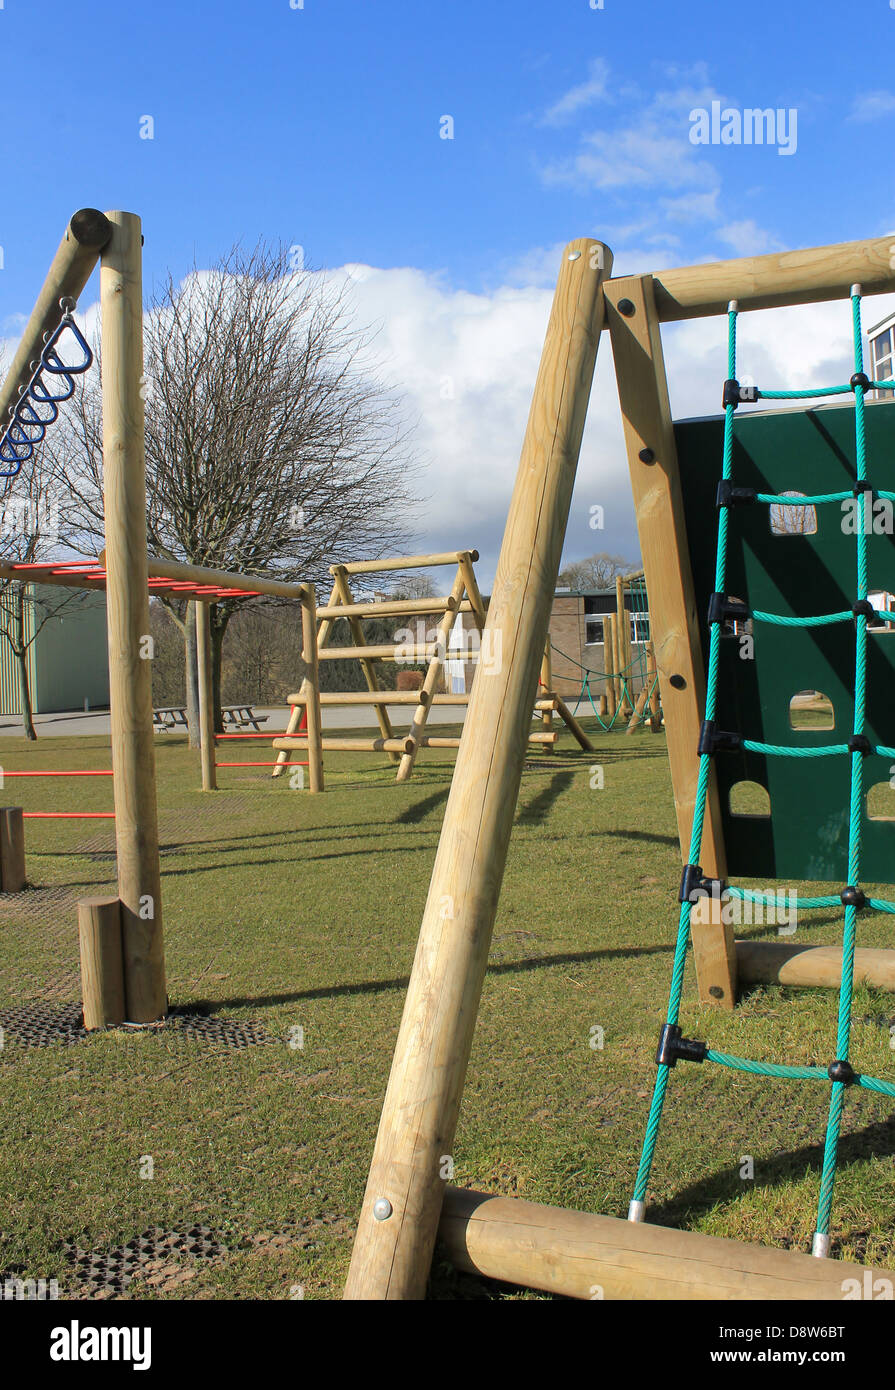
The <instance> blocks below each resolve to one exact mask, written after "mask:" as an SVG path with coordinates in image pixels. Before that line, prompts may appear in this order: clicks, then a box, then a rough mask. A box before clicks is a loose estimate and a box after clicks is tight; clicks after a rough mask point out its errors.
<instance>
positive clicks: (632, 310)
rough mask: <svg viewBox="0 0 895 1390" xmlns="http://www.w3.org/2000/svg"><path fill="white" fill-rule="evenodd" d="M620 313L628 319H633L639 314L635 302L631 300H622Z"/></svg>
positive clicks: (619, 304)
mask: <svg viewBox="0 0 895 1390" xmlns="http://www.w3.org/2000/svg"><path fill="white" fill-rule="evenodd" d="M618 312H619V313H620V314H624V316H625V318H626V319H629V318H632V317H633V316H634V314H636V312H637V308H636V306H635V304H634V301H633V300H631V299H620V300H619V301H618Z"/></svg>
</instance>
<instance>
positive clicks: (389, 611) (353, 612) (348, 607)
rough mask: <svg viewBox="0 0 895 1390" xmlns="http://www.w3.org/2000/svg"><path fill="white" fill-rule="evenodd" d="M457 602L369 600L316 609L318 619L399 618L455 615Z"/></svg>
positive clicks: (446, 600) (442, 600)
mask: <svg viewBox="0 0 895 1390" xmlns="http://www.w3.org/2000/svg"><path fill="white" fill-rule="evenodd" d="M459 606H460V605H459V603H458V601H457V600H456V599H455V598H453V597H452V596H451V595H448V596H447V598H405V599H390V598H389V599H371V600H370V602H369V603H334V604H332V605H331V606H327V607H326V608H318V609H317V616H318V618H333V619H335V618H400V617H403V616H404V615H405V614H406V613H446V612H448V611H450V612H452V613H455V612H456V611H457V609H458V608H459Z"/></svg>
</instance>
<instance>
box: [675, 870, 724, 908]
mask: <svg viewBox="0 0 895 1390" xmlns="http://www.w3.org/2000/svg"><path fill="white" fill-rule="evenodd" d="M723 889H724V883H723V881H722V880H721V879H720V878H706V876H705V874H704V873H703V872H702V867H701V865H699V864H685V865H684V868H683V872H682V873H681V886H680V889H679V891H678V895H677V900H678V902H679V903H695V902H697V901H698V900H699V899H700V898H705V897H712V896H713V895H716V894H717V895H718V896H720V894H721V893H722V891H723Z"/></svg>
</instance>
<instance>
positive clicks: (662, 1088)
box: [630, 286, 895, 1254]
mask: <svg viewBox="0 0 895 1390" xmlns="http://www.w3.org/2000/svg"><path fill="white" fill-rule="evenodd" d="M851 307H852V336H853V344H854V360H855V376H854V378H853V380H852V382H851V383H850V384H849V385H848V386H836V387H827V388H825V389H824V390H822V391H821V390H818V391H754V392H751V393H750V394H749V395H748V396H746V395H745V394H744V395H743V396H742V397H739V388H737V397H739V398H742V399H750V400H755V399H759V398H767V399H771V400H799V399H807V398H809V397H812V396H830V395H844V394H845V393H846V392H849V391H852V392H853V393H854V400H855V448H856V467H857V477H858V478H860V479H866V477H867V468H866V464H867V447H866V436H865V415H864V402H865V392H866V391H867V390H868V389H870V388H872V387H875V388H879V387H882V386H891V385H892V384H893V383H889V382H868V380H867V377H866V376H865V375H864V360H863V347H862V329H861V294H860V288H859V287H858V286H854V287H853V291H852V295H851ZM727 323H728V352H727V357H728V362H727V375H728V379H729V382H733V383H734V384H736V379H737V374H736V365H737V339H736V329H737V306H736V304H734V303H732V304H731V305H730V306H729V309H728V315H727ZM736 404H737V399H731V398H730V397H729V396H728V394H727V391H726V390H725V406H724V448H723V459H722V474H721V476H722V479H723V480H724V481H726V482H728V483H729V482H730V479H731V472H732V465H733V421H734V411H735V409H736ZM870 495H871V499H872V498H874V497H885V498H887V499H889V500H895V494H893V493H886V492H883V491H881V490H876V489H874V491H873V492H872V493H871V494H870ZM793 496H794V494H786V493H757V494H755V497H756V500H757V501H759V502H762V503H766V504H771V505H778V504H779V505H793ZM846 499H852V500H853V501H854V502H855V503H856V507H857V517H856V525H855V528H854V533H855V538H856V550H857V556H856V604H855V608H854V610H853V611H848V612H840V613H828V614H823V615H819V616H814V617H802V618H790V617H783V616H781V615H779V614H771V613H764V612H762V613H752V614H751V615H750V616H752V617H753V618H756V619H758V620H759V621H760V622H768V623H775V624H779V625H784V626H785V625H789V626H802V627H814V626H821V625H825V624H828V623H836V622H845V621H854V623H855V681H854V688H855V702H854V721H853V727H852V734H853V738H852V740H850V742H849V743H844V744H831V745H827V746H824V747H813V748H795V747H784V746H781V745H777V744H766V743H759V742H756V741H755V740H752V739H743V740H742V742H741V744H739V745H738V746H741V747H743V748H744V749H746V750H747V751H750V752H754V753H761V754H763V755H765V756H767V757H826V756H830V755H834V754H836V755H842V754H848V755H849V757H850V759H851V779H850V797H849V833H848V884H849V892H850V895H851V898H852V900H851V901H847V900H846V901H845V906H844V928H843V942H842V972H841V979H840V988H839V1007H838V1019H837V1033H836V1054H835V1061H834V1062H833V1063H831V1065H830V1067H829V1068H827V1067H820V1066H801V1067H792V1066H784V1065H781V1064H778V1063H772V1062H761V1061H752V1060H749V1059H747V1058H743V1057H733V1056H730V1055H729V1054H727V1053H723V1052H714V1051H712V1050H711V1049H705V1050H704V1052H703V1059H704V1060H706V1061H710V1062H714V1063H716V1064H717V1065H719V1066H724V1067H729V1068H732V1069H734V1070H737V1071H741V1072H747V1073H750V1074H752V1075H756V1076H768V1077H782V1078H786V1079H792V1080H818V1081H824V1082H827V1083H830V1084H831V1087H832V1089H831V1094H830V1106H829V1114H828V1119H827V1129H826V1135H825V1139H824V1157H823V1167H822V1172H821V1181H820V1193H819V1196H818V1207H817V1228H816V1229H817V1234H816V1236H815V1241H814V1252H815V1253H816V1254H825V1253H826V1250H827V1247H828V1243H829V1229H830V1216H831V1210H832V1201H833V1188H834V1184H835V1180H836V1161H837V1153H838V1147H839V1134H840V1127H841V1119H842V1105H843V1096H844V1092H845V1088H846V1085H849V1084H850V1085H859V1086H863V1087H864V1088H865V1089H867V1090H870V1091H875V1092H877V1093H879V1094H881V1095H887V1096H895V1084H893V1083H892V1082H889V1081H881V1080H879V1079H877V1078H875V1077H867V1076H862V1075H860V1074H858V1073H855V1072H854V1071H853V1070H852V1069H851V1067H850V1065H849V1061H848V1057H849V1043H850V1033H851V1014H852V994H853V984H854V960H855V942H856V935H857V914H858V905H859V902H860V904H861V906H867V907H870V908H873V909H875V910H877V911H880V912H889V913H895V903H892V902H888V901H887V900H885V899H879V898H871V899H866V900H865V899H864V898H863V894H862V893H861V892H860V890H859V889H858V887H857V886H858V884H859V882H860V875H861V829H862V804H863V796H864V765H863V760H864V754H865V752H867V751H875V752H876V753H877V754H882V755H883V756H887V757H895V749H893V748H885V747H883V746H881V745H876V747H875V749H872V750H870V749H869V746H868V745H867V738H866V734H865V723H866V721H865V712H866V702H867V622H868V618H867V612H866V610H867V607H868V600H867V589H868V577H867V570H868V561H867V530H866V525H865V520H866V518H865V508H866V505H867V490H866V489H863V488H861V489H859V490H858V491H857V493H850V492H841V493H839V492H832V493H822V494H819V495H817V496H815V497H802V496H799V498H798V505H799V506H809V505H816V504H821V503H826V502H843V501H845V500H846ZM729 513H730V508H729V507H727V506H721V507H720V508H719V518H718V544H717V551H716V559H715V592H716V594H719V595H724V594H726V585H725V580H726V572H727V539H728V525H729ZM879 619H881V620H883V619H885V615H884V614H880V615H879ZM721 631H722V622H721V621H713V623H712V625H711V629H710V634H709V658H708V674H707V682H706V702H705V719H706V724H707V725H710V726H711V727H712V728H714V720H715V716H716V704H717V695H718V667H719V639H720V636H721ZM855 744H858V745H859V746H858V747H855V746H854V745H855ZM861 744H863V745H864V746H863V747H862V746H860V745H861ZM711 762H712V751H703V752H700V755H699V775H698V780H697V786H696V796H695V803H694V808H693V826H692V832H691V839H690V852H689V859H688V865H690V866H694V865H698V863H699V855H700V849H701V845H702V836H703V825H704V821H705V813H706V800H707V794H708V787H709V777H710V770H711ZM688 872H689V870H688ZM724 892H725V893H726V895H727V896H728V897H730V898H735V899H736V898H738V899H741V900H744V901H747V902H753V903H762V904H775V903H776V901H777V895H776V894H773V893H761V892H754V891H752V890H750V889H743V888H736V887H727V888H725V890H724ZM692 897H693V900H694V901H697V900H698V895H697V893H693V894H692ZM845 897H846V894H845V890H843V895H842V896H840V895H835V896H833V895H829V896H820V897H803V898H797V899H796V906H797V907H804V908H813V907H841V906H842V905H843V901H844V900H845ZM690 916H691V902H690V900H689V897H688V898H686V899H685V900H684V901H682V902H681V907H680V915H679V919H678V931H677V940H676V943H675V951H674V964H673V968H672V977H671V988H670V992H669V1000H668V1014H667V1019H668V1022H667V1024H666V1029H669V1028H670V1029H674V1030H676V1031H679V1030H677V1024H678V1017H679V1014H680V1004H681V993H682V988H683V978H684V965H685V961H686V955H687V949H688V946H689V942H690ZM663 1036H664V1035H663ZM676 1060H677V1057H676V1056H672V1058H671V1060H663V1059H661V1057H660V1060H658V1072H657V1076H656V1083H655V1087H654V1090H653V1096H652V1101H651V1104H650V1110H649V1115H648V1118H647V1124H646V1132H645V1135H644V1140H643V1149H642V1152H641V1156H640V1163H639V1166H638V1170H637V1177H636V1180H635V1184H634V1195H633V1201H632V1203H631V1211H630V1217H631V1219H632V1220H640V1219H642V1215H643V1210H644V1204H645V1200H646V1194H647V1187H648V1184H649V1178H650V1173H651V1171H652V1164H653V1158H654V1154H655V1149H656V1142H657V1138H658V1133H659V1126H660V1123H661V1119H662V1110H663V1106H664V1102H665V1094H666V1091H667V1088H668V1078H669V1074H670V1071H671V1068H672V1066H673V1065H674V1064H675V1061H676Z"/></svg>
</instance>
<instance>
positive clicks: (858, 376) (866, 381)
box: [848, 372, 871, 391]
mask: <svg viewBox="0 0 895 1390" xmlns="http://www.w3.org/2000/svg"><path fill="white" fill-rule="evenodd" d="M848 384H849V386H850V387H851V388H852V390H854V389H855V387H856V386H863V388H864V390H865V391H869V390H870V386H871V381H870V377H869V376H868V375H867V373H866V372H855V374H854V376H852V377H849V382H848Z"/></svg>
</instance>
